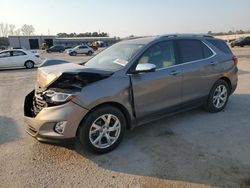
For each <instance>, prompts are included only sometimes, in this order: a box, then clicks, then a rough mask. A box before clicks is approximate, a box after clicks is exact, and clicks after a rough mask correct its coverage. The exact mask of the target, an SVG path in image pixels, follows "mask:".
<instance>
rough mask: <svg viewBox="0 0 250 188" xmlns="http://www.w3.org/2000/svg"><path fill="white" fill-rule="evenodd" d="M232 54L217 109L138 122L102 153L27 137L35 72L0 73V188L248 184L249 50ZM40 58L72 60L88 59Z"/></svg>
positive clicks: (225, 185) (190, 187) (80, 56)
mask: <svg viewBox="0 0 250 188" xmlns="http://www.w3.org/2000/svg"><path fill="white" fill-rule="evenodd" d="M233 51H234V53H235V55H237V56H238V57H239V58H240V59H239V63H238V67H239V85H238V88H237V90H236V92H235V94H234V95H232V96H231V98H230V101H229V103H228V106H227V108H226V109H225V110H224V111H223V112H221V113H217V114H210V113H207V112H205V111H203V110H201V109H196V110H192V111H189V112H185V113H182V114H178V115H176V116H173V117H169V118H165V119H162V120H160V121H156V122H153V123H150V124H148V125H144V126H142V127H139V128H136V129H135V130H134V131H129V132H127V134H126V135H125V139H124V141H123V142H122V144H121V145H120V146H119V147H118V148H117V149H116V150H114V151H113V152H110V153H108V154H105V155H93V154H90V153H89V152H87V151H84V150H81V149H80V147H79V144H78V143H76V146H75V148H74V147H72V145H66V146H57V145H50V144H43V143H39V142H38V141H36V140H35V139H33V138H31V137H30V136H28V135H27V134H26V133H25V132H24V126H25V124H24V122H23V101H24V97H25V95H26V94H27V93H28V92H29V91H30V90H32V89H33V88H34V85H35V82H36V69H32V70H26V69H14V70H2V71H0V182H1V184H0V186H1V187H2V188H5V187H6V188H7V187H150V188H151V187H181V188H184V187H188V188H193V187H196V188H198V187H232V188H237V187H243V188H247V187H250V48H248V47H247V48H234V49H233ZM41 56H42V57H43V58H47V57H49V58H59V59H65V60H68V61H72V62H75V63H80V62H84V61H86V60H87V59H88V58H89V56H85V55H79V56H77V57H70V56H68V55H67V54H65V53H63V54H59V53H58V54H46V53H43V54H42V55H41Z"/></svg>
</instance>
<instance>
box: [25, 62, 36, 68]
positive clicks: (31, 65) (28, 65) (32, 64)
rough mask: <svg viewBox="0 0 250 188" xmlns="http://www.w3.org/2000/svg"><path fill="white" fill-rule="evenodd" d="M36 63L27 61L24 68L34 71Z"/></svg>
mask: <svg viewBox="0 0 250 188" xmlns="http://www.w3.org/2000/svg"><path fill="white" fill-rule="evenodd" d="M34 65H35V64H34V62H33V61H26V62H25V64H24V66H25V67H26V69H32V68H34Z"/></svg>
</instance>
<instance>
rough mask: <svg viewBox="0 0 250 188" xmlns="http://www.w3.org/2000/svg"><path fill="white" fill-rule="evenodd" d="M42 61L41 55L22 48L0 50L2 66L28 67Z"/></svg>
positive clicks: (0, 64) (0, 65)
mask: <svg viewBox="0 0 250 188" xmlns="http://www.w3.org/2000/svg"><path fill="white" fill-rule="evenodd" d="M41 62H42V60H41V59H40V57H39V55H38V54H36V53H32V52H31V51H27V50H22V49H12V50H4V51H1V52H0V67H1V68H10V67H26V68H28V69H31V68H33V67H34V66H35V65H38V64H40V63H41Z"/></svg>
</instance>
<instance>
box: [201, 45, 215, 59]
mask: <svg viewBox="0 0 250 188" xmlns="http://www.w3.org/2000/svg"><path fill="white" fill-rule="evenodd" d="M202 47H203V53H204V58H208V57H211V56H212V55H213V52H212V51H211V50H210V49H209V48H208V47H207V46H206V45H205V44H204V43H202Z"/></svg>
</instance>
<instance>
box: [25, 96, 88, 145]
mask: <svg viewBox="0 0 250 188" xmlns="http://www.w3.org/2000/svg"><path fill="white" fill-rule="evenodd" d="M33 95H34V92H31V93H30V94H29V95H27V96H26V98H25V104H24V122H25V123H26V124H27V127H26V132H27V133H28V134H29V135H31V136H33V137H35V138H37V139H38V140H40V141H48V142H51V141H52V142H58V141H61V140H67V139H72V138H75V136H76V132H77V129H78V126H79V124H80V123H81V120H82V119H83V117H84V116H85V115H86V114H87V112H88V110H86V109H84V108H82V107H80V106H79V105H77V104H75V103H73V102H71V101H70V102H68V103H66V104H63V105H59V106H53V107H46V108H43V109H42V110H41V111H40V112H39V113H38V114H37V115H36V116H35V117H32V113H31V108H32V101H33ZM58 122H65V127H64V131H63V133H62V134H59V133H57V132H56V131H55V125H56V123H58Z"/></svg>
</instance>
